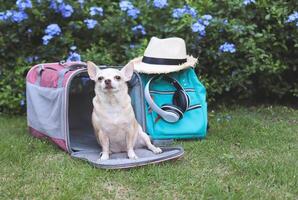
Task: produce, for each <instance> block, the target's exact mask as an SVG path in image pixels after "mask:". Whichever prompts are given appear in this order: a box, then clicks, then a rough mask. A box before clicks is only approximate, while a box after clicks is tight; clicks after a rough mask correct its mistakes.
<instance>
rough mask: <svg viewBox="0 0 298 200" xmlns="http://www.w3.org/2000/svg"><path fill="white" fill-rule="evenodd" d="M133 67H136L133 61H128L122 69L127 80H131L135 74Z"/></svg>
mask: <svg viewBox="0 0 298 200" xmlns="http://www.w3.org/2000/svg"><path fill="white" fill-rule="evenodd" d="M133 69H134V66H133V63H128V64H127V65H125V66H124V67H123V68H122V69H121V72H122V74H123V75H124V80H125V81H129V80H130V79H131V77H132V74H133Z"/></svg>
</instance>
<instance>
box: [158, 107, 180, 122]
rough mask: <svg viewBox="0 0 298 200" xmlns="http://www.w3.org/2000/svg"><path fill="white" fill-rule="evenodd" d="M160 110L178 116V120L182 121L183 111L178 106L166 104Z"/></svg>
mask: <svg viewBox="0 0 298 200" xmlns="http://www.w3.org/2000/svg"><path fill="white" fill-rule="evenodd" d="M160 108H161V109H162V110H164V111H167V112H172V113H174V114H176V115H177V117H178V119H181V118H182V117H183V111H182V110H181V108H179V107H178V106H175V105H172V104H164V105H162V106H161V107H160Z"/></svg>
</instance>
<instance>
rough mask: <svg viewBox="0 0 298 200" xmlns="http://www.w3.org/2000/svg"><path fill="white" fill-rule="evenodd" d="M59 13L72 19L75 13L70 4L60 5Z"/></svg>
mask: <svg viewBox="0 0 298 200" xmlns="http://www.w3.org/2000/svg"><path fill="white" fill-rule="evenodd" d="M58 8H59V11H60V12H61V14H62V16H63V17H65V18H67V17H70V16H71V15H72V13H73V8H72V6H71V5H69V4H65V3H62V4H60V5H59V7H58Z"/></svg>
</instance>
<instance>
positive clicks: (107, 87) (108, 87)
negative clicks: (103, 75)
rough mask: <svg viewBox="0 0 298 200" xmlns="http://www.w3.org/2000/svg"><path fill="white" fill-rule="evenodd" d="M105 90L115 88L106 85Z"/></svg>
mask: <svg viewBox="0 0 298 200" xmlns="http://www.w3.org/2000/svg"><path fill="white" fill-rule="evenodd" d="M104 89H106V90H112V89H115V88H114V87H113V86H111V85H106V86H105V87H104Z"/></svg>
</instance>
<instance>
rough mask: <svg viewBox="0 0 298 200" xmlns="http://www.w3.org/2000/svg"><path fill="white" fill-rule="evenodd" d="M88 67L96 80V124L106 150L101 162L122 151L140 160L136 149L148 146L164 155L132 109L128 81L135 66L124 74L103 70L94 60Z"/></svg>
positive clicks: (94, 118)
mask: <svg viewBox="0 0 298 200" xmlns="http://www.w3.org/2000/svg"><path fill="white" fill-rule="evenodd" d="M87 66H88V74H89V76H90V78H91V79H92V80H94V81H95V89H94V90H95V97H94V98H93V107H94V108H93V113H92V124H93V127H94V131H95V134H96V136H97V140H98V142H99V143H100V145H101V147H102V156H101V157H100V160H107V159H109V154H110V153H118V152H127V155H128V157H129V158H130V159H137V155H136V154H135V152H134V148H141V147H144V146H147V148H148V149H150V150H151V151H153V152H154V153H161V149H160V148H158V147H155V146H154V145H152V144H151V141H150V138H149V136H148V135H147V134H146V133H144V131H143V130H142V128H141V126H140V125H139V124H138V122H137V120H136V118H135V115H134V111H133V108H132V106H131V99H130V97H129V95H128V87H127V84H126V81H129V80H130V79H131V77H132V74H133V65H127V66H125V67H124V68H123V69H122V70H121V71H119V70H117V69H113V68H108V69H103V70H101V69H99V68H98V67H97V66H96V65H95V64H94V63H93V62H90V61H88V62H87ZM117 76H119V77H120V79H119V80H118V79H117ZM99 77H100V78H99ZM119 77H118V78H119ZM99 79H102V80H99ZM107 79H109V80H111V84H110V85H107V83H106V82H105V80H107ZM108 86H109V87H108Z"/></svg>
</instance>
